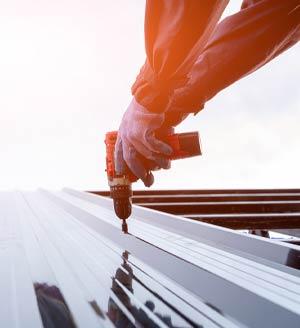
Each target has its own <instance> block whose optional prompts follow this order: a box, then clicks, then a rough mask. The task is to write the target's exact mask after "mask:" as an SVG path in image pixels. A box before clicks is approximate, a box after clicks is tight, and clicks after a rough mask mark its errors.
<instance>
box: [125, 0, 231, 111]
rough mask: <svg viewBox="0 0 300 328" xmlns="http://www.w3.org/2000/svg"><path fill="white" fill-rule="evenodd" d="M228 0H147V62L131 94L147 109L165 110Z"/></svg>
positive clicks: (183, 83) (184, 80) (182, 84)
mask: <svg viewBox="0 0 300 328" xmlns="http://www.w3.org/2000/svg"><path fill="white" fill-rule="evenodd" d="M228 1H229V0H201V1H199V0H147V2H146V13H145V47H146V55H147V58H146V62H145V64H144V66H143V67H142V69H141V71H140V73H139V75H138V77H137V79H136V81H135V83H134V85H133V86H132V94H133V95H134V96H135V98H136V100H137V101H138V103H140V104H141V105H143V106H144V107H145V108H147V109H148V110H149V111H153V112H164V111H165V110H166V108H167V105H168V103H169V101H170V99H171V97H172V95H173V93H174V90H175V89H176V88H179V87H182V86H184V85H185V84H186V82H187V77H186V76H187V73H188V71H189V70H190V69H191V67H192V66H193V64H194V63H195V61H196V59H197V57H198V56H199V53H200V52H201V50H202V49H203V47H204V46H205V44H206V42H207V40H208V38H209V36H210V35H211V33H212V32H213V30H214V28H215V25H216V24H217V22H218V20H219V19H220V16H221V15H222V12H223V11H224V9H225V7H226V5H227V3H228Z"/></svg>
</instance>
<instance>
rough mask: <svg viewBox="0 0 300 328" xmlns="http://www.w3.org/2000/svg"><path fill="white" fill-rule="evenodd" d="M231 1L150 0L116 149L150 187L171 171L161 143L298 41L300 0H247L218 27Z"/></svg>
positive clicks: (121, 164)
mask: <svg viewBox="0 0 300 328" xmlns="http://www.w3.org/2000/svg"><path fill="white" fill-rule="evenodd" d="M228 2H229V0H206V1H204V0H203V1H199V0H171V1H170V0H147V1H146V13H145V47H146V55H147V58H146V61H145V64H144V65H143V67H142V69H141V71H140V73H139V75H138V77H137V79H136V81H135V83H134V84H133V86H132V94H133V98H132V101H131V102H130V104H129V106H128V108H127V110H126V111H125V113H124V115H123V118H122V121H121V124H120V127H119V132H118V139H117V142H116V148H115V161H116V170H117V172H119V173H122V172H124V168H125V164H127V166H128V167H129V169H130V170H131V171H132V172H133V173H134V174H135V175H136V176H137V177H138V178H140V179H141V180H142V181H143V182H144V184H145V186H150V185H151V184H152V183H153V181H154V178H153V174H152V173H151V170H153V169H155V168H162V169H168V168H169V167H170V160H168V156H169V155H170V154H171V153H172V149H171V147H170V146H169V145H167V144H166V143H164V142H162V141H161V140H160V138H161V137H158V136H163V135H164V134H168V133H170V131H172V129H173V128H174V127H175V126H176V125H178V124H179V123H180V122H181V121H183V120H184V119H185V118H186V117H187V116H188V115H189V114H190V113H194V114H195V113H197V112H199V111H200V110H201V109H203V108H204V105H205V103H206V102H207V101H208V100H210V99H211V98H213V97H214V96H215V95H216V94H217V93H218V92H220V91H221V90H223V89H224V88H226V87H227V86H229V85H231V84H233V83H234V82H235V81H237V80H239V79H241V78H242V77H244V76H246V75H248V74H250V73H252V72H254V71H255V70H257V69H258V68H260V67H262V66H263V65H265V64H266V63H268V62H270V61H271V60H272V59H273V58H275V57H276V56H278V55H279V54H281V53H282V52H284V51H285V50H287V49H288V48H290V47H291V46H293V45H294V44H295V43H297V42H298V41H299V39H300V0H284V1H283V0H244V1H243V3H242V7H241V10H240V11H239V12H238V13H236V14H234V15H232V16H229V17H227V18H225V19H224V20H222V21H221V22H220V23H218V21H219V19H220V17H221V15H222V13H223V11H224V9H225V8H226V5H227V4H228Z"/></svg>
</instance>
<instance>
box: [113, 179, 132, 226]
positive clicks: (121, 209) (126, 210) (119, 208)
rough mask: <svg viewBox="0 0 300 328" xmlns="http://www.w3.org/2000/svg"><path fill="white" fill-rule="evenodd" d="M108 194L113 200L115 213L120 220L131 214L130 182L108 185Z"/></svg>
mask: <svg viewBox="0 0 300 328" xmlns="http://www.w3.org/2000/svg"><path fill="white" fill-rule="evenodd" d="M110 196H111V198H112V199H113V202H114V209H115V213H116V215H117V216H118V218H120V219H121V220H126V219H128V218H129V216H130V214H131V207H132V206H131V197H132V190H131V184H127V185H115V186H111V187H110Z"/></svg>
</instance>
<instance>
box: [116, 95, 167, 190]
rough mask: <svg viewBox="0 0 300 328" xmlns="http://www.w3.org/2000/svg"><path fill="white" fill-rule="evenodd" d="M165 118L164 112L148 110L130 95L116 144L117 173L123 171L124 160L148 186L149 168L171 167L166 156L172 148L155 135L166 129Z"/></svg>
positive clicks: (150, 180) (150, 174)
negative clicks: (130, 98)
mask: <svg viewBox="0 0 300 328" xmlns="http://www.w3.org/2000/svg"><path fill="white" fill-rule="evenodd" d="M164 120H165V114H164V113H152V112H149V111H148V110H147V109H146V108H145V107H143V106H141V105H140V104H138V103H137V101H136V100H135V98H133V99H132V101H131V103H130V105H129V106H128V108H127V110H126V112H125V113H124V115H123V118H122V121H121V125H120V127H119V131H118V138H117V142H116V145H115V169H116V172H117V173H118V174H122V173H124V172H125V168H126V165H125V163H126V164H127V166H128V168H129V169H130V170H131V171H132V173H133V174H134V175H135V176H136V177H137V178H140V179H141V180H142V181H143V182H144V184H145V186H147V187H150V186H151V185H152V184H153V182H154V177H153V174H152V173H151V172H150V170H152V169H153V168H154V167H155V168H163V169H168V168H170V160H169V159H168V156H170V155H171V154H172V148H171V147H170V146H169V145H167V144H166V143H164V142H162V141H160V140H158V139H157V138H156V137H155V135H154V133H159V134H160V135H162V134H163V133H164V131H163V130H166V129H167V127H166V126H164V127H162V126H163V124H164ZM165 134H167V132H165ZM145 159H146V160H147V161H145ZM151 163H152V164H151Z"/></svg>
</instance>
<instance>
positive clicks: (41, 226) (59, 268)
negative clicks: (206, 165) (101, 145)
mask: <svg viewBox="0 0 300 328" xmlns="http://www.w3.org/2000/svg"><path fill="white" fill-rule="evenodd" d="M0 210H1V216H0V220H1V229H0V245H1V247H0V256H1V263H0V286H1V287H0V291H1V294H0V297H1V301H2V303H1V304H2V306H1V307H0V327H30V328H31V327H47V328H48V327H51V328H52V327H89V328H90V327H102V326H104V327H114V326H116V327H134V326H136V327H299V322H300V270H299V267H300V247H299V246H296V245H291V244H285V243H280V242H275V241H272V240H268V239H264V238H260V237H257V236H251V235H244V234H241V233H239V232H235V231H233V230H230V229H226V228H223V227H216V226H212V225H210V224H207V223H203V222H198V221H194V220H189V219H186V218H182V217H179V216H175V215H172V214H167V213H162V212H159V211H156V210H152V209H147V208H141V207H138V206H134V208H133V215H132V217H131V218H130V219H129V221H128V222H129V234H123V233H122V232H121V229H120V222H119V221H118V219H117V218H116V217H115V215H114V213H113V211H112V202H111V200H110V199H107V198H105V197H100V196H97V195H92V194H89V193H84V192H78V191H74V190H63V191H60V192H50V191H37V192H7V193H4V192H3V193H1V194H0Z"/></svg>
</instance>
